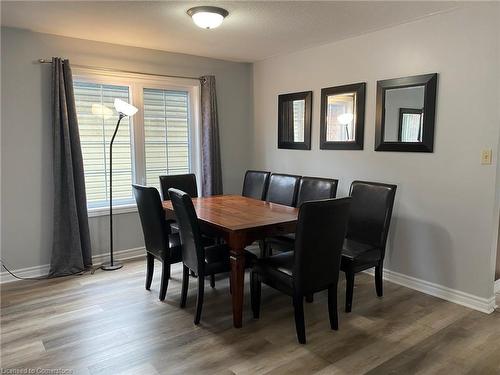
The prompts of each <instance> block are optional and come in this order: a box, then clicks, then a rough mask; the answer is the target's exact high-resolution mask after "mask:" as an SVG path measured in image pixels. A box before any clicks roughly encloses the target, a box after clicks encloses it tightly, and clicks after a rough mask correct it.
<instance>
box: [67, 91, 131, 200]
mask: <svg viewBox="0 0 500 375" xmlns="http://www.w3.org/2000/svg"><path fill="white" fill-rule="evenodd" d="M74 92H75V103H76V111H77V117H78V125H79V130H80V142H81V147H82V154H83V163H84V171H85V188H86V191H87V204H88V207H89V208H96V207H105V206H107V205H109V142H110V140H111V137H112V135H113V132H114V129H115V126H116V122H117V121H118V114H117V113H116V111H115V110H114V106H113V102H114V99H115V98H120V99H122V100H124V101H126V102H130V95H129V87H128V86H117V85H104V84H95V83H88V82H80V81H75V83H74ZM130 133H131V132H130V122H129V119H128V118H127V117H125V118H123V119H122V121H121V123H120V128H119V130H118V133H117V134H116V138H115V141H114V144H113V204H114V205H123V204H130V203H133V202H134V201H133V197H132V187H131V184H132V149H131V134H130Z"/></svg>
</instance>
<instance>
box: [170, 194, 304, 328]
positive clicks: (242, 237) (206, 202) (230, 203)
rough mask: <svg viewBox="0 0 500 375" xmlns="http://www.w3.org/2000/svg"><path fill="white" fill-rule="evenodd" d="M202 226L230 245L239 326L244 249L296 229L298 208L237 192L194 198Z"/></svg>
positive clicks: (235, 307)
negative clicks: (259, 241) (254, 243)
mask: <svg viewBox="0 0 500 375" xmlns="http://www.w3.org/2000/svg"><path fill="white" fill-rule="evenodd" d="M193 205H194V208H195V210H196V214H197V215H198V220H199V222H200V226H201V229H202V231H203V232H204V233H206V234H207V235H210V236H214V237H222V238H223V239H224V240H225V241H226V243H227V244H228V246H229V248H230V263H231V274H230V283H231V290H232V294H231V297H232V305H233V324H234V327H236V328H240V327H241V326H242V319H243V295H244V293H243V290H244V284H245V255H244V249H245V247H246V246H248V245H251V244H252V243H253V242H255V241H257V240H261V239H264V238H266V237H270V236H275V235H280V234H287V233H293V232H295V227H296V225H297V215H298V209H297V208H294V207H288V206H283V205H281V204H276V203H269V202H265V201H261V200H257V199H252V198H247V197H242V196H239V195H217V196H212V197H204V198H193ZM163 208H164V210H165V214H166V217H167V218H175V213H174V209H173V207H172V203H171V201H164V202H163Z"/></svg>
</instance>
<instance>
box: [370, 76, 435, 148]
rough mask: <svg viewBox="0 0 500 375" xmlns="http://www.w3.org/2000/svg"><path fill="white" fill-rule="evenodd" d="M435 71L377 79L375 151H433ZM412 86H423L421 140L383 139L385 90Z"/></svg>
mask: <svg viewBox="0 0 500 375" xmlns="http://www.w3.org/2000/svg"><path fill="white" fill-rule="evenodd" d="M437 77H438V74H437V73H431V74H422V75H418V76H410V77H402V78H394V79H386V80H382V81H377V108H376V118H375V151H403V152H433V151H434V124H435V114H436V91H437ZM413 86H424V108H423V112H424V121H423V123H422V142H399V141H397V142H396V141H384V130H385V92H386V91H387V90H391V89H399V88H405V87H413Z"/></svg>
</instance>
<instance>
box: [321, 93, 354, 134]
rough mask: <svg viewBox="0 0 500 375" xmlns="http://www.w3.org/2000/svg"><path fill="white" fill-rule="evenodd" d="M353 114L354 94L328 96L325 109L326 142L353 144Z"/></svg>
mask: <svg viewBox="0 0 500 375" xmlns="http://www.w3.org/2000/svg"><path fill="white" fill-rule="evenodd" d="M355 113H356V93H354V92H351V93H346V94H339V95H329V96H328V97H327V109H326V141H327V142H354V140H355V139H356V133H355V132H356V128H355V126H354V124H355V123H356V118H355Z"/></svg>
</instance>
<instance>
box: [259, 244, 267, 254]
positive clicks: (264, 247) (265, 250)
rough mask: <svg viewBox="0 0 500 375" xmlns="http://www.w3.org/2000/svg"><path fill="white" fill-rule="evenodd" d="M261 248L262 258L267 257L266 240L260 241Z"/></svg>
mask: <svg viewBox="0 0 500 375" xmlns="http://www.w3.org/2000/svg"><path fill="white" fill-rule="evenodd" d="M259 248H260V257H261V258H265V257H267V244H266V241H264V240H259Z"/></svg>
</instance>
